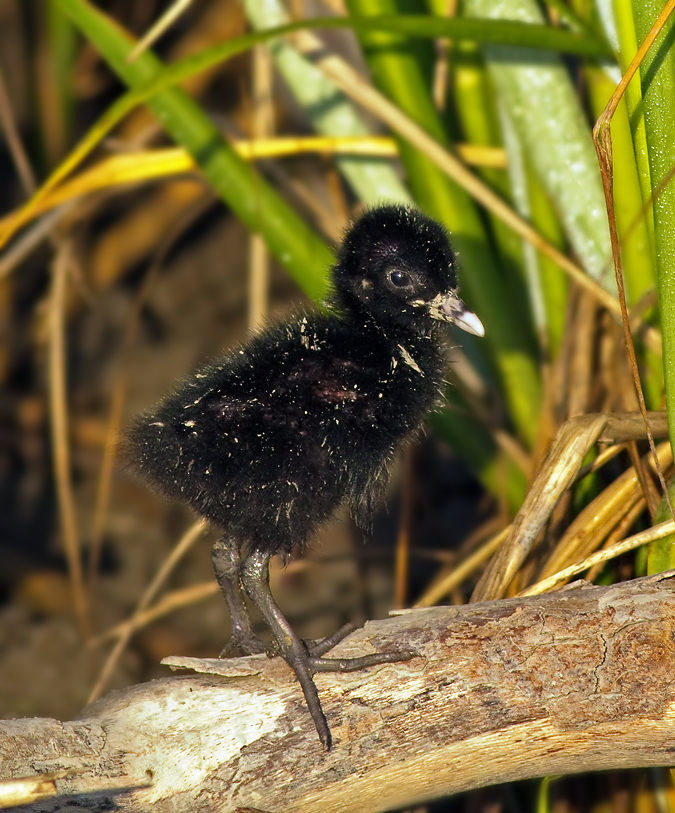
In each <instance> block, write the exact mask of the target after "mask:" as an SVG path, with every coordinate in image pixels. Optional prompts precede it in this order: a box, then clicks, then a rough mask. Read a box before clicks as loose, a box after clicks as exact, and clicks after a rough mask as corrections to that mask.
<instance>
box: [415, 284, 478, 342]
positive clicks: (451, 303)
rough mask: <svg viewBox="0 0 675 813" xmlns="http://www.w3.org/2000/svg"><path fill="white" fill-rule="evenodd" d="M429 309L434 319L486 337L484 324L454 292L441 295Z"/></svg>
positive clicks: (431, 303) (430, 304) (432, 302)
mask: <svg viewBox="0 0 675 813" xmlns="http://www.w3.org/2000/svg"><path fill="white" fill-rule="evenodd" d="M428 308H429V313H430V314H431V316H432V317H433V318H434V319H439V320H440V321H441V322H451V323H452V324H453V325H457V327H459V328H461V329H462V330H465V331H466V332H467V333H472V334H473V335H474V336H485V328H484V327H483V323H482V322H481V320H480V319H479V318H478V317H477V316H476V314H475V313H473V312H472V311H470V310H469V309H468V308H467V306H466V305H465V304H464V303H463V302H462V300H461V299H460V298H459V297H458V296H457V294H454V293H452V292H450V293H448V294H439V295H438V296H437V297H435V298H434V299H432V300H431V302H429V303H428Z"/></svg>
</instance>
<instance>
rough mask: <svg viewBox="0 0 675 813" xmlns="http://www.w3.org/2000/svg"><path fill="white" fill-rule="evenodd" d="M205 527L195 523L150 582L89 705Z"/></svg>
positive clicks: (99, 691)
mask: <svg viewBox="0 0 675 813" xmlns="http://www.w3.org/2000/svg"><path fill="white" fill-rule="evenodd" d="M206 527H207V525H206V522H205V521H204V520H201V519H200V520H199V521H198V522H195V523H194V524H193V525H192V526H190V528H188V530H187V531H186V532H185V533H184V534H183V536H182V537H181V538H180V539H179V540H178V543H177V544H176V546H175V547H174V549H173V550H172V551H171V553H170V554H169V556H168V557H167V559H166V560H165V561H164V564H163V565H162V566H161V567H160V569H159V570H158V571H157V574H156V575H155V578H154V579H153V580H152V581H151V582H150V584H149V585H148V587H147V588H146V590H145V592H144V593H143V595H142V596H141V598H140V600H139V602H138V604H137V605H136V609H135V610H134V614H133V615H132V617H131V618H130V619H129V622H128V626H127V627H126V629H125V631H124V633H123V634H122V635H121V636H120V638H119V640H118V641H117V643H116V644H115V646H114V648H113V650H112V651H111V653H110V654H109V655H108V658H107V660H106V662H105V664H104V665H103V668H102V669H101V671H100V673H99V676H98V679H97V680H96V683H95V684H94V687H93V689H92V690H91V693H90V695H89V700H88V702H89V703H92V702H93V701H94V700H96V699H97V698H98V697H100V696H101V694H102V692H103V690H104V689H105V687H106V684H107V682H108V680H109V679H110V676H111V675H112V672H113V669H114V668H115V666H116V665H117V662H118V661H119V659H120V657H121V656H122V653H123V652H124V649H125V647H126V645H127V644H128V643H129V640H130V639H131V636H132V635H133V634H134V632H135V631H136V629H137V626H138V624H139V619H140V618H141V616H142V614H143V612H144V611H145V610H146V609H147V608H148V606H149V605H150V604H151V603H152V601H153V599H154V598H155V596H156V595H157V593H158V592H159V591H160V590H161V589H162V587H163V585H164V583H165V582H166V580H167V579H168V577H169V576H170V574H171V573H172V571H173V570H174V568H175V567H176V565H177V564H178V562H180V560H181V559H182V558H183V556H185V554H186V553H187V552H188V551H189V550H190V548H191V547H192V546H193V545H194V543H195V542H196V541H197V539H199V537H200V536H201V535H202V533H203V532H204V530H205V529H206Z"/></svg>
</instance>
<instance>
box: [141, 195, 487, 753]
mask: <svg viewBox="0 0 675 813" xmlns="http://www.w3.org/2000/svg"><path fill="white" fill-rule="evenodd" d="M332 285H333V290H332V294H331V298H330V301H329V306H330V310H329V312H328V313H325V312H314V313H308V314H306V315H302V314H301V315H296V316H294V317H292V318H290V319H288V320H287V321H285V322H282V323H281V324H277V325H271V326H269V327H267V328H266V329H264V330H263V331H261V332H259V333H257V334H255V335H253V336H252V337H251V338H250V340H249V341H248V342H247V343H246V344H244V345H243V346H241V347H240V348H239V349H236V350H234V351H233V352H231V353H230V354H229V355H226V356H224V357H223V358H221V359H220V360H219V361H217V362H216V363H215V364H212V365H211V366H207V367H204V368H203V369H201V370H200V371H198V372H196V373H194V374H193V375H191V376H189V377H188V378H186V379H185V380H184V381H182V382H181V383H180V384H179V385H178V388H177V389H176V391H175V392H174V393H173V394H172V395H170V396H169V397H168V398H166V399H165V400H164V401H163V402H162V403H161V404H160V405H159V406H158V407H157V408H156V409H155V410H154V411H153V412H151V413H150V414H148V415H145V416H144V417H143V418H142V419H141V420H140V421H139V422H138V423H137V424H136V426H135V427H134V428H133V429H132V430H131V432H130V436H129V441H130V446H131V453H132V455H133V457H134V459H135V462H136V464H137V466H138V468H140V470H141V472H142V473H144V474H145V475H146V476H147V477H148V479H150V480H151V481H152V482H154V484H155V485H156V486H157V487H158V488H159V489H160V490H161V491H162V492H164V493H165V494H167V495H169V496H171V497H178V498H180V499H182V500H184V501H185V502H187V503H189V504H190V505H191V506H192V507H193V508H194V509H195V511H196V512H197V513H198V514H200V515H201V516H203V517H206V518H207V519H208V520H210V521H211V522H212V523H214V524H215V525H217V526H219V528H221V529H222V536H221V537H220V539H219V540H218V541H217V542H216V543H215V545H214V547H213V564H214V568H215V572H216V577H217V579H218V582H219V584H220V587H221V589H222V591H223V594H224V596H225V599H226V600H227V603H228V605H229V609H230V614H231V617H232V636H233V642H234V644H236V645H237V646H238V647H240V648H242V649H243V650H244V651H247V652H249V653H260V652H264V651H269V647H267V648H266V647H265V646H264V645H263V644H262V642H261V641H260V640H259V639H258V638H257V637H256V636H255V635H254V633H253V632H252V629H251V625H250V622H249V618H248V614H247V611H246V607H245V604H244V591H246V593H247V594H248V595H249V596H250V598H251V599H252V601H253V602H254V603H255V604H256V605H257V607H258V608H259V610H260V611H261V613H262V614H263V616H264V618H265V620H266V622H267V624H268V626H269V628H270V629H271V631H272V634H273V636H274V639H275V642H276V646H275V648H274V653H278V654H280V655H281V656H282V657H283V658H284V659H285V660H286V661H287V662H288V664H289V665H290V666H291V667H292V669H293V670H294V671H295V673H296V675H297V678H298V681H299V682H300V685H301V687H302V691H303V693H304V695H305V698H306V701H307V705H308V707H309V710H310V712H311V714H312V717H313V719H314V723H315V725H316V729H317V732H318V734H319V737H320V739H321V742H322V743H323V745H324V747H325V748H326V749H328V748H330V745H331V736H330V731H329V728H328V724H327V722H326V718H325V716H324V714H323V710H322V708H321V704H320V701H319V697H318V693H317V690H316V686H315V685H314V681H313V678H312V675H313V674H314V673H315V672H317V671H351V670H356V669H361V668H365V667H368V666H373V665H375V664H380V663H391V662H394V661H399V660H405V659H407V658H410V657H412V653H408V652H394V653H382V654H375V655H370V656H366V657H363V658H352V659H338V660H336V659H329V658H324V657H322V656H323V655H324V654H325V653H326V652H328V651H329V650H330V649H331V648H332V647H333V646H334V645H335V644H336V643H337V642H338V641H339V640H341V638H342V637H344V635H346V634H347V632H349V631H350V630H351V628H348V629H346V630H344V629H343V630H342V631H338V633H336V634H335V635H333V636H331V637H330V638H327V639H326V640H325V641H322V642H319V643H314V644H306V643H305V642H303V641H301V640H300V639H299V638H298V637H297V636H296V635H295V633H294V632H293V630H292V629H291V627H290V625H289V623H288V621H287V620H286V619H285V618H284V616H283V614H282V613H281V611H280V610H279V608H278V607H277V605H276V604H275V602H274V600H273V598H272V595H271V593H270V589H269V573H268V564H269V560H270V557H271V556H273V555H274V554H276V553H282V554H288V553H290V551H291V549H292V547H293V546H294V545H296V544H300V545H302V544H304V543H305V542H306V541H307V539H308V537H309V536H310V535H311V534H312V533H313V532H314V531H315V530H316V529H317V528H319V527H320V526H321V525H323V524H324V523H325V522H326V521H327V520H329V519H330V518H331V517H332V516H333V514H334V513H335V511H336V509H337V508H338V507H339V506H340V505H342V504H343V503H345V502H346V503H348V505H349V508H350V509H351V512H352V514H353V516H354V519H355V520H356V522H357V523H358V524H359V525H360V526H361V527H367V526H368V525H369V523H370V522H371V520H372V517H373V513H374V511H375V509H376V508H377V507H378V506H379V504H380V503H381V502H382V501H383V499H384V496H385V492H386V489H387V483H388V480H389V467H390V464H391V462H392V459H393V458H394V455H395V453H396V451H397V449H398V448H399V447H401V445H402V444H403V443H405V442H406V441H407V440H410V439H411V438H413V437H414V436H415V435H416V434H417V433H418V432H419V431H420V429H421V427H422V425H423V422H424V420H425V418H426V416H427V415H428V413H429V412H430V411H431V410H432V409H433V408H434V406H436V405H437V404H438V403H439V401H440V399H441V397H442V388H443V372H444V353H443V345H444V329H443V322H452V323H454V324H456V325H458V326H459V327H460V328H462V329H463V330H466V331H468V332H469V333H473V334H475V335H477V336H482V335H483V326H482V325H481V323H480V321H479V319H478V317H477V316H475V315H474V314H473V313H471V312H470V311H469V310H467V308H466V307H465V305H464V304H463V303H462V301H461V300H460V299H459V298H458V296H457V279H456V275H455V256H454V254H453V251H452V248H451V247H450V244H449V242H448V237H447V234H446V232H445V230H444V229H443V228H442V227H441V226H440V225H439V224H438V223H436V222H435V221H434V220H431V219H430V218H429V217H427V216H425V215H423V214H422V213H420V212H419V211H417V210H415V209H412V208H407V207H401V206H381V207H378V208H375V209H372V210H371V211H368V212H367V213H366V214H364V215H363V216H362V217H361V218H360V219H359V220H358V221H357V222H356V223H355V224H354V225H353V226H352V227H351V228H350V229H349V231H348V232H347V233H346V235H345V238H344V242H343V244H342V246H341V248H340V249H339V252H338V255H337V262H336V264H335V266H334V267H333V269H332Z"/></svg>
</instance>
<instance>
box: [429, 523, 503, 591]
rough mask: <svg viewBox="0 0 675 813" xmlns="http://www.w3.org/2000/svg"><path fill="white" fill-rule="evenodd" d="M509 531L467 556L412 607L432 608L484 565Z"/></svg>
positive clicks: (499, 534) (430, 587)
mask: <svg viewBox="0 0 675 813" xmlns="http://www.w3.org/2000/svg"><path fill="white" fill-rule="evenodd" d="M510 530H511V526H510V525H509V526H508V527H507V528H504V529H503V530H502V531H500V532H499V533H498V534H496V535H495V536H493V537H491V538H490V539H488V541H487V542H486V543H485V544H484V545H481V546H480V548H478V550H476V551H474V552H473V553H472V554H470V555H469V556H467V558H466V559H464V560H463V561H461V562H459V563H458V564H457V565H456V566H455V567H453V568H452V570H451V572H450V573H448V574H447V576H445V577H444V578H443V579H441V580H439V581H438V582H437V583H435V584H432V585H430V586H429V588H428V589H427V590H426V592H425V593H424V595H423V596H422V597H421V598H420V599H418V600H417V601H416V602H415V604H414V605H413V607H433V606H434V605H435V604H438V602H439V601H442V600H443V599H444V598H445V597H446V596H448V595H449V594H450V593H451V592H452V591H453V590H454V589H455V588H456V587H459V585H460V584H461V583H462V582H463V581H465V580H466V579H467V578H468V577H469V576H470V575H471V574H472V573H474V572H475V571H476V570H478V568H479V567H480V566H481V565H483V564H485V562H487V560H488V559H489V558H490V556H492V554H493V553H494V552H495V551H496V550H497V549H498V548H499V546H500V545H501V544H502V543H503V541H504V540H505V539H506V537H507V536H508V534H509V531H510Z"/></svg>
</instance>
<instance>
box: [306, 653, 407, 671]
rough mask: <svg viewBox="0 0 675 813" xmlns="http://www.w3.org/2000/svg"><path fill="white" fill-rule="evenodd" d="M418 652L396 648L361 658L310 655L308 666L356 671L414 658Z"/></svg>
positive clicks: (330, 669)
mask: <svg viewBox="0 0 675 813" xmlns="http://www.w3.org/2000/svg"><path fill="white" fill-rule="evenodd" d="M418 654H419V653H418V652H413V651H412V650H398V651H397V652H376V653H374V654H372V655H364V656H363V657H361V658H314V657H310V659H309V666H310V668H311V670H312V672H358V671H359V670H361V669H370V667H371V666H380V665H381V664H383V663H400V662H401V661H409V660H412V658H416V657H417V656H418Z"/></svg>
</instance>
